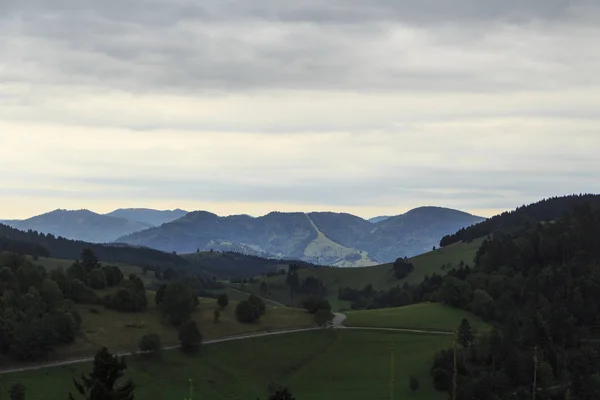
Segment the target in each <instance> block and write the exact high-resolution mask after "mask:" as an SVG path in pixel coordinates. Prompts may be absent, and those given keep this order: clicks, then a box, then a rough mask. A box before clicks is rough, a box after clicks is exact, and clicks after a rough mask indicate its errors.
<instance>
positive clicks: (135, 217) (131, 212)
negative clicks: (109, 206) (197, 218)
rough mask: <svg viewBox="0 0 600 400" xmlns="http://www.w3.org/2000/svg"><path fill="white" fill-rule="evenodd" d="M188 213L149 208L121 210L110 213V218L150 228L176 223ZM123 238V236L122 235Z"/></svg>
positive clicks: (179, 210) (178, 210)
mask: <svg viewBox="0 0 600 400" xmlns="http://www.w3.org/2000/svg"><path fill="white" fill-rule="evenodd" d="M187 213H188V211H185V210H181V209H179V208H178V209H175V210H153V209H149V208H119V209H118V210H114V211H112V212H109V213H108V214H104V215H107V216H109V217H117V218H123V219H127V220H129V221H136V222H140V223H142V224H144V225H147V226H148V227H153V226H160V225H162V224H164V223H167V222H171V221H175V220H176V219H179V218H181V217H183V216H184V215H186V214H187ZM121 236H122V235H121Z"/></svg>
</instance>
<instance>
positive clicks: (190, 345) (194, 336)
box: [179, 320, 202, 353]
mask: <svg viewBox="0 0 600 400" xmlns="http://www.w3.org/2000/svg"><path fill="white" fill-rule="evenodd" d="M179 342H181V350H182V351H184V352H186V353H192V352H194V351H196V350H197V349H198V347H200V345H201V344H202V334H201V333H200V331H199V330H198V325H196V322H195V321H192V320H188V321H186V322H184V323H183V324H182V325H181V327H180V328H179Z"/></svg>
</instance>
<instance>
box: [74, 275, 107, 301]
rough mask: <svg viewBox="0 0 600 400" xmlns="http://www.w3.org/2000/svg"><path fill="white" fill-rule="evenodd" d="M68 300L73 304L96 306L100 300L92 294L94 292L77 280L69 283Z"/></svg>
mask: <svg viewBox="0 0 600 400" xmlns="http://www.w3.org/2000/svg"><path fill="white" fill-rule="evenodd" d="M68 292H69V296H68V297H69V298H70V299H71V300H73V301H74V302H75V303H82V304H98V303H99V302H100V299H99V298H98V296H96V293H94V290H93V289H92V288H90V287H88V286H86V285H85V283H83V282H82V281H80V280H79V279H73V280H71V281H70V282H69V291H68Z"/></svg>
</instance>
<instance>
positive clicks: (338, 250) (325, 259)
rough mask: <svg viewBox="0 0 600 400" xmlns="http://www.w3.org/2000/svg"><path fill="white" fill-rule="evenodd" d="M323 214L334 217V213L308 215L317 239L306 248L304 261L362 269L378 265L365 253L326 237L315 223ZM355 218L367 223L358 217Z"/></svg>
mask: <svg viewBox="0 0 600 400" xmlns="http://www.w3.org/2000/svg"><path fill="white" fill-rule="evenodd" d="M323 214H330V215H332V214H333V213H311V214H308V218H309V220H310V222H311V224H312V225H313V227H314V229H315V230H316V231H317V237H316V238H315V239H314V240H313V241H312V242H310V243H309V244H308V246H306V249H305V250H304V259H312V260H314V262H316V263H318V264H321V265H331V266H336V267H362V266H370V265H375V264H377V261H376V260H372V259H370V258H369V255H368V254H367V253H366V252H365V251H362V250H357V249H354V248H350V247H345V246H343V245H341V244H340V243H336V242H335V241H333V240H331V238H329V237H328V236H325V234H324V233H323V232H322V231H321V230H320V229H319V227H318V226H317V224H316V223H315V218H316V219H317V220H319V218H320V217H322V216H323ZM348 215H349V214H348ZM351 217H354V216H351ZM354 218H356V219H358V220H360V221H363V222H366V221H364V220H361V219H360V218H358V217H354ZM359 229H360V228H359ZM330 234H331V231H330Z"/></svg>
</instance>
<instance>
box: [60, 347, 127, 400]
mask: <svg viewBox="0 0 600 400" xmlns="http://www.w3.org/2000/svg"><path fill="white" fill-rule="evenodd" d="M126 369H127V364H126V363H125V360H124V359H123V358H119V357H117V356H114V355H112V354H111V353H109V351H108V350H107V349H106V347H104V348H102V349H101V350H100V351H98V353H96V356H95V357H94V365H93V369H92V372H91V373H90V374H89V375H88V376H85V375H83V374H82V375H81V381H77V380H76V379H73V383H74V385H75V389H76V390H77V392H78V393H79V394H80V395H82V396H83V398H84V399H86V400H133V398H134V393H133V391H134V389H135V385H134V384H133V382H132V381H131V380H128V381H126V382H125V383H124V384H122V385H117V381H118V380H119V379H120V378H122V377H123V375H124V371H125V370H126ZM69 399H70V400H74V399H75V398H74V397H73V395H72V394H71V393H69Z"/></svg>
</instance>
